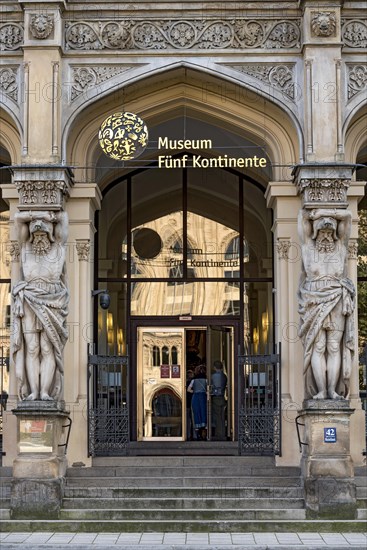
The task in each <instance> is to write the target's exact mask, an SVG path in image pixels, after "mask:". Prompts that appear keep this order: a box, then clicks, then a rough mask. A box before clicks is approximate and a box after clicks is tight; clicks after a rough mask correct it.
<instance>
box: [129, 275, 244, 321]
mask: <svg viewBox="0 0 367 550" xmlns="http://www.w3.org/2000/svg"><path fill="white" fill-rule="evenodd" d="M239 313H240V291H239V283H228V282H226V281H223V282H192V283H182V284H167V283H162V282H144V283H134V284H133V285H132V293H131V315H177V316H179V315H239Z"/></svg>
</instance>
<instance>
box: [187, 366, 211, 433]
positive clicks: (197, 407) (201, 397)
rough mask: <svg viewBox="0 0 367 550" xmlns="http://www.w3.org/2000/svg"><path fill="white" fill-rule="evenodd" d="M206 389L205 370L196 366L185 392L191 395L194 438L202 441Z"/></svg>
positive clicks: (205, 425) (204, 428) (204, 426)
mask: <svg viewBox="0 0 367 550" xmlns="http://www.w3.org/2000/svg"><path fill="white" fill-rule="evenodd" d="M207 387H208V381H207V379H206V368H205V366H204V365H198V366H197V367H196V368H195V376H194V378H193V379H192V381H191V382H190V385H189V387H188V388H187V391H189V392H192V393H193V396H192V402H191V406H192V412H193V415H194V425H195V438H196V439H199V440H204V441H205V440H206V438H207V403H206V399H207V397H206V396H207V393H206V392H207Z"/></svg>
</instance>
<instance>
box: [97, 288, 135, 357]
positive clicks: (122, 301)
mask: <svg viewBox="0 0 367 550" xmlns="http://www.w3.org/2000/svg"><path fill="white" fill-rule="evenodd" d="M99 289H100V290H104V289H107V290H108V292H109V296H110V299H111V303H110V305H109V307H108V309H103V308H101V306H100V301H99V296H97V297H96V298H95V299H96V300H98V353H99V354H102V355H105V354H106V355H126V312H127V307H126V284H123V283H100V284H99Z"/></svg>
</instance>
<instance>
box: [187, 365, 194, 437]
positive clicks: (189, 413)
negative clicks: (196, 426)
mask: <svg viewBox="0 0 367 550" xmlns="http://www.w3.org/2000/svg"><path fill="white" fill-rule="evenodd" d="M193 378H194V371H192V370H188V371H187V373H186V439H187V441H191V440H192V439H193V433H192V432H193V422H192V410H191V402H192V396H193V394H192V392H190V391H189V389H188V388H189V386H190V384H191V381H192V379H193Z"/></svg>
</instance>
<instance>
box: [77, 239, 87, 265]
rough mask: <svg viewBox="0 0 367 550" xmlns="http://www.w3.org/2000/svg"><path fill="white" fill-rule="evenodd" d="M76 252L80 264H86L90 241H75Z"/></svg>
mask: <svg viewBox="0 0 367 550" xmlns="http://www.w3.org/2000/svg"><path fill="white" fill-rule="evenodd" d="M76 251H77V254H78V259H79V261H80V262H82V261H84V262H88V261H89V255H90V240H89V239H85V240H78V241H76Z"/></svg>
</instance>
